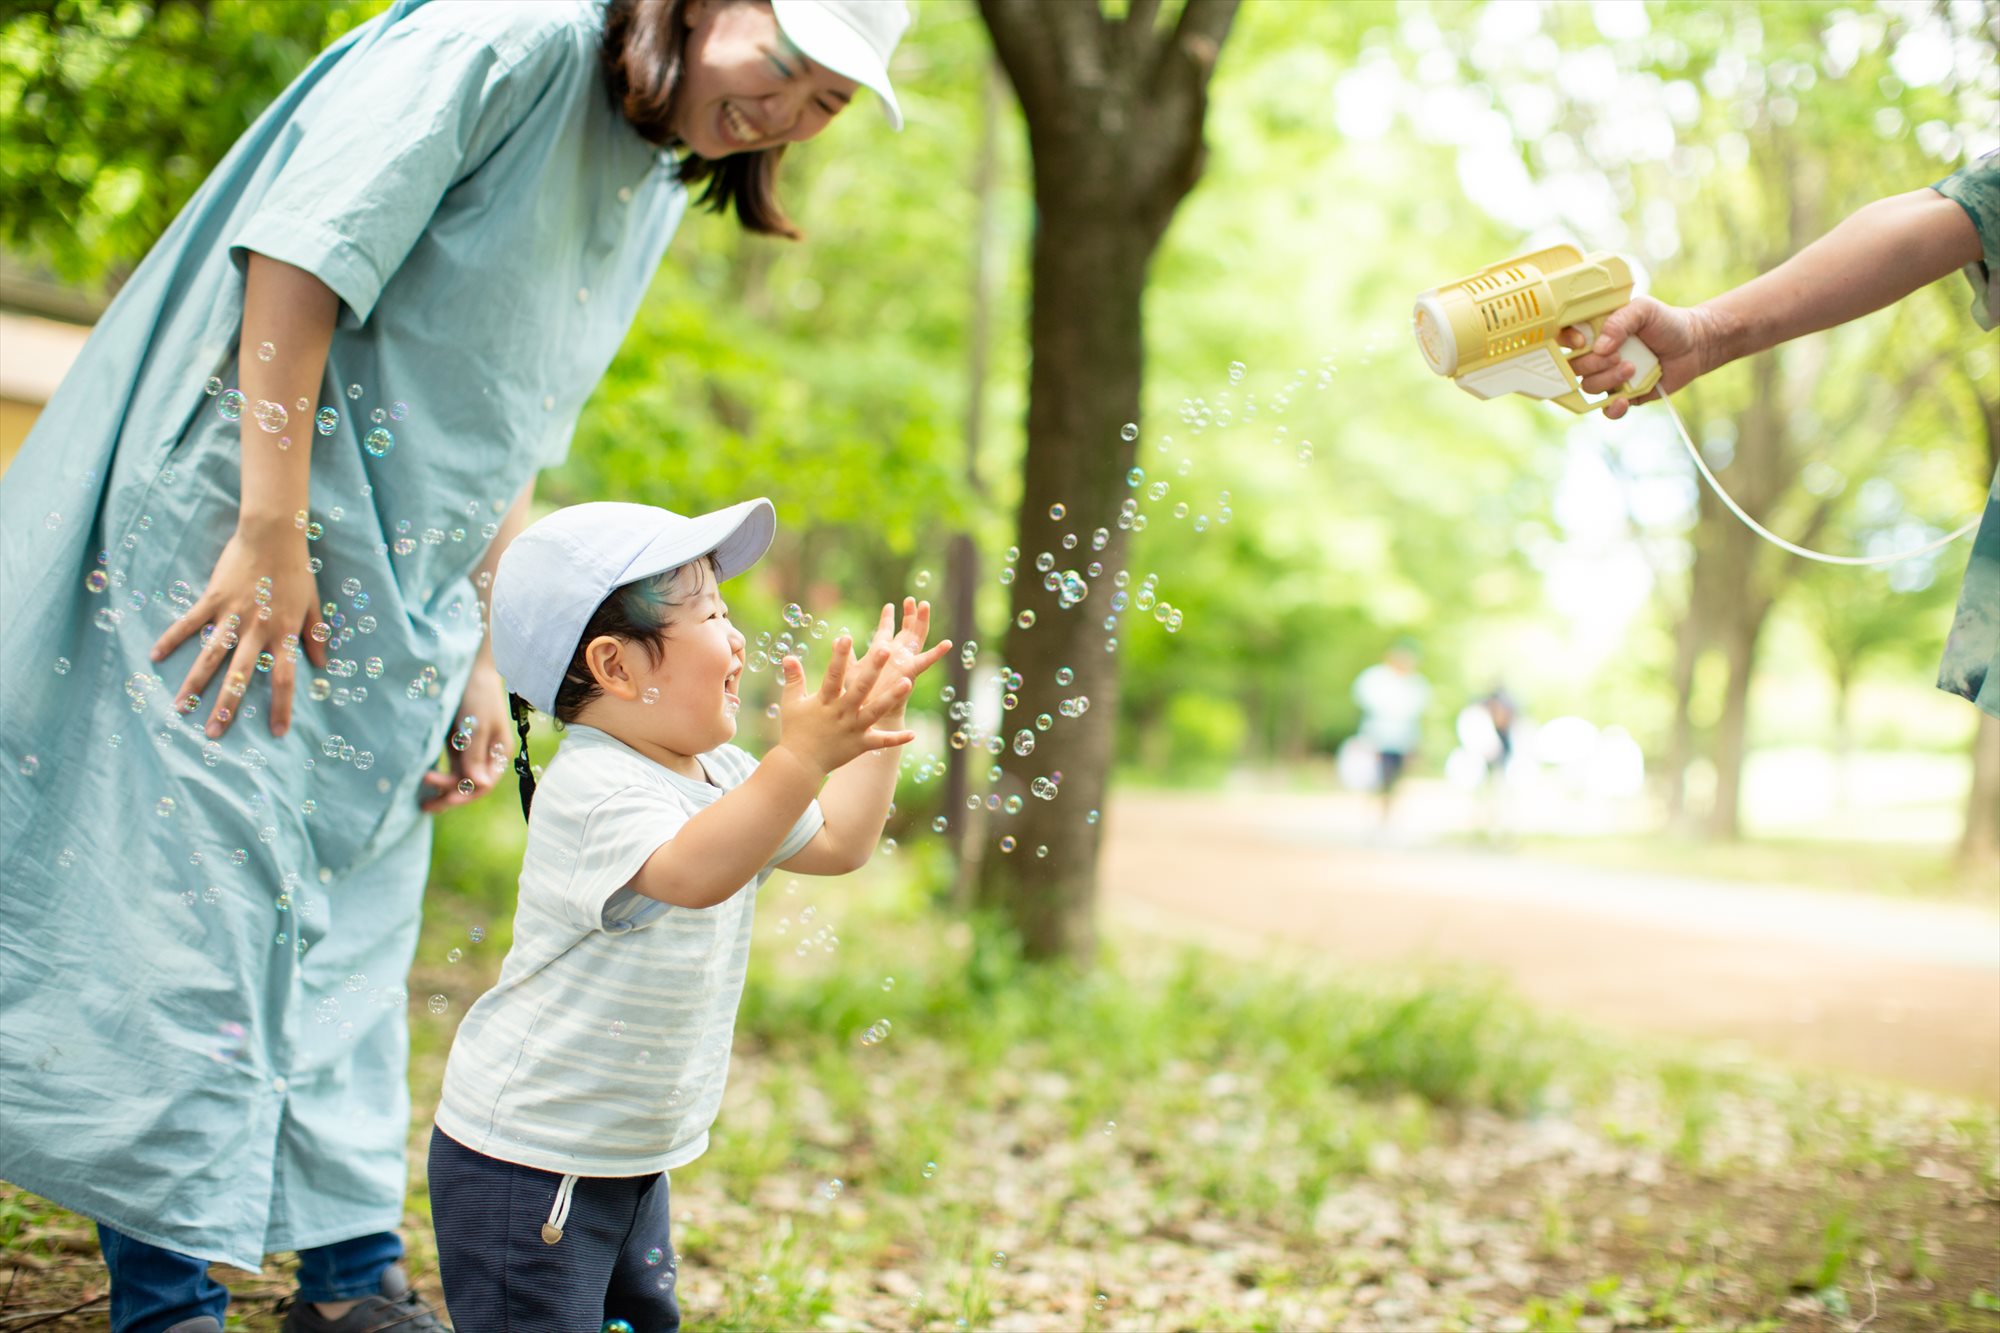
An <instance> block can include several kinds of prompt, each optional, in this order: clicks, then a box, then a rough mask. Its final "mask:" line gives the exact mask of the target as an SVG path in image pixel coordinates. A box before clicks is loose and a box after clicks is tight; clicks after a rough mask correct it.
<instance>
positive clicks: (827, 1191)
mask: <svg viewBox="0 0 2000 1333" xmlns="http://www.w3.org/2000/svg"><path fill="white" fill-rule="evenodd" d="M846 1188H847V1186H846V1185H844V1184H842V1183H841V1181H840V1179H839V1178H838V1177H835V1178H834V1179H832V1180H829V1181H827V1182H826V1184H824V1185H821V1186H820V1187H819V1195H820V1197H821V1198H822V1199H838V1198H839V1197H840V1192H841V1191H842V1190H844V1189H846Z"/></svg>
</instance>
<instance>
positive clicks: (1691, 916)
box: [1103, 793, 2000, 1101]
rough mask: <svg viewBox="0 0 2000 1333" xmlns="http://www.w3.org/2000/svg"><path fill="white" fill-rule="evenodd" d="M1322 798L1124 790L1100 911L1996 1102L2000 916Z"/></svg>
mask: <svg viewBox="0 0 2000 1333" xmlns="http://www.w3.org/2000/svg"><path fill="white" fill-rule="evenodd" d="M1332 812H1333V805H1332V802H1331V801H1330V800H1329V798H1325V797H1317V796H1289V795H1286V796H1270V795H1262V794H1260V795H1254V796H1253V795H1215V794H1212V793H1211V794H1202V795H1179V794H1159V793H1136V794H1131V795H1123V796H1121V797H1120V798H1119V799H1118V800H1117V801H1116V802H1115V803H1114V804H1113V805H1112V807H1111V808H1110V810H1109V811H1108V812H1107V815H1106V825H1107V853H1106V859H1105V872H1104V881H1103V884H1104V908H1105V910H1106V916H1107V924H1108V928H1110V929H1117V928H1119V927H1120V926H1121V925H1122V926H1126V927H1136V928H1140V929H1145V930H1149V931H1156V932H1159V933H1163V934H1168V935H1172V936H1175V937H1178V938H1185V939H1191V940H1196V941H1199V942H1202V943H1204V944H1208V945H1211V946H1214V947H1220V948H1225V949H1228V950H1230V951H1231V952H1236V953H1242V954H1248V955H1253V956H1271V955H1272V954H1273V953H1277V954H1282V955H1286V956H1288V957H1289V958H1290V959H1292V960H1293V961H1295V962H1304V963H1306V964H1307V965H1317V963H1318V960H1322V959H1323V960H1328V961H1331V962H1332V963H1333V964H1334V965H1336V966H1337V965H1339V964H1342V963H1354V964H1367V965H1383V964H1393V963H1396V962H1400V961H1409V960H1423V961H1427V962H1432V963H1451V964H1468V965H1473V966H1477V967H1483V968H1491V969H1495V970H1497V971H1499V972H1501V973H1503V974H1504V975H1505V976H1506V977H1507V978H1508V979H1509V980H1510V981H1511V982H1512V984H1513V985H1514V986H1515V987H1516V988H1517V989H1519V990H1520V991H1521V992H1522V993H1523V994H1525V995H1526V996H1527V997H1528V998H1529V999H1530V1000H1532V1001H1534V1002H1535V1003H1537V1004H1540V1005H1542V1006H1544V1007H1546V1008H1548V1009H1551V1010H1555V1011H1559V1012H1562V1013H1566V1014H1570V1015H1573V1016H1575V1017H1577V1018H1579V1019H1582V1020H1584V1021H1587V1022H1590V1023H1593V1024H1596V1025H1599V1026H1602V1027H1608V1028H1629V1029H1638V1030H1643V1031H1650V1032H1659V1033H1665V1034H1670V1035H1674V1036H1685V1037H1699V1038H1711V1039H1722V1040H1733V1041H1740V1042H1742V1043H1744V1044H1746V1045H1747V1046H1748V1047H1750V1048H1752V1049H1754V1050H1756V1051H1758V1052H1759V1053H1761V1054H1764V1055H1769V1056H1772V1057H1775V1058H1777V1059H1779V1060H1781V1061H1784V1062H1787V1063H1790V1064H1794V1065H1798V1066H1801V1067H1816V1068H1823V1069H1836V1070H1842V1071H1846V1072H1849V1073H1859V1074H1863V1075H1868V1076H1871V1077H1875V1078H1881V1079H1885V1080H1892V1081H1896V1082H1901V1083H1907V1084H1913V1085H1916V1086H1919V1087H1924V1088H1930V1089H1934V1090H1937V1091H1941V1092H1949V1093H1954V1094H1958V1095H1961V1096H1968V1097H1977V1098H1980V1099H1982V1100H1985V1101H2000V917H1996V916H1995V915H1994V914H1993V913H1991V912H1988V911H1984V910H1982V909H1979V908H1974V907H1962V906H1956V905H1951V904H1938V903H1908V902H1901V901H1896V900H1889V899H1868V898H1859V897H1855V896H1852V895H1843V894H1836V893H1831V892H1822V891H1817V890H1811V889H1787V888H1776V887H1768V886H1762V885H1738V884H1723V883H1718V882H1715V881H1705V880H1691V879H1679V878H1674V877H1669V876H1653V875H1632V874H1616V873H1608V872H1604V871H1597V870H1590V869H1585V868H1580V867H1576V866H1569V865H1562V864H1557V863H1552V862H1547V861H1534V860H1528V859H1524V858H1517V857H1510V856H1503V855H1497V854H1482V853H1478V852H1468V851H1464V850H1458V849H1446V848H1437V847H1394V846H1384V845H1370V844H1367V843H1360V842H1355V841H1352V840H1346V839H1343V838H1342V837H1341V836H1340V834H1339V833H1338V832H1337V831H1335V830H1337V829H1338V827H1339V823H1340V821H1338V820H1336V819H1333V818H1330V815H1331V814H1332Z"/></svg>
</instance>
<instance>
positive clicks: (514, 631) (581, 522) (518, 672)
mask: <svg viewBox="0 0 2000 1333" xmlns="http://www.w3.org/2000/svg"><path fill="white" fill-rule="evenodd" d="M777 531H778V515H777V511H776V510H775V509H773V508H772V507H771V502H770V501H769V500H763V499H758V500H745V501H744V502H743V503H742V504H735V505H731V506H729V508H727V509H718V510H716V511H715V512H714V513H711V514H702V515H700V516H699V517H696V518H686V517H683V516H682V515H680V514H676V513H673V512H671V511H669V510H665V509H656V508H654V507H653V506H652V505H639V504H625V503H622V502H620V501H616V500H600V501H597V502H595V503H592V504H581V505H571V506H569V508H567V509H558V510H556V512H555V513H553V514H550V515H549V516H548V517H546V518H543V519H538V520H537V521H535V522H534V523H531V524H529V525H528V527H527V528H525V529H523V530H522V532H521V534H520V536H518V537H516V538H514V540H513V541H512V542H510V543H508V545H507V550H506V551H505V552H504V553H503V554H502V555H501V557H500V565H499V568H498V569H497V570H495V572H494V575H493V605H492V620H493V664H494V665H495V666H497V667H498V668H500V674H501V675H502V676H505V677H506V678H507V688H508V689H510V690H512V691H513V692H514V693H516V694H518V695H520V696H521V697H522V698H523V699H526V700H527V701H528V702H529V703H531V704H533V705H534V706H535V707H537V708H539V709H541V710H542V711H543V712H544V713H553V712H555V711H556V693H557V691H559V690H560V689H562V682H563V673H564V672H565V671H567V670H568V669H569V663H570V659H571V658H572V657H574V656H575V655H576V647H577V642H578V640H580V639H581V638H582V637H583V627H584V626H585V625H587V624H589V623H590V617H591V616H592V615H593V614H594V613H595V612H596V610H597V608H598V606H599V605H600V604H602V603H603V601H604V599H605V598H606V597H609V596H610V595H611V593H612V591H613V590H614V589H617V588H622V587H624V586H625V585H626V584H628V583H636V582H638V581H639V580H640V579H643V578H651V577H652V576H653V575H655V574H661V573H665V572H666V571H667V570H669V569H674V568H677V567H679V566H681V565H685V564H686V563H687V562H688V561H690V560H699V559H701V557H703V556H705V555H708V554H710V553H711V552H713V553H714V555H715V563H716V566H717V573H718V577H720V578H723V579H729V578H734V577H735V576H736V575H738V574H741V573H742V572H743V571H744V570H746V569H748V568H750V566H752V565H754V564H756V563H757V562H758V561H759V560H761V559H762V558H763V556H764V552H765V551H767V550H769V549H770V548H771V538H772V537H773V536H775V535H776V534H777Z"/></svg>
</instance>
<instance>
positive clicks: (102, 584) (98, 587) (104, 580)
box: [83, 569, 111, 592]
mask: <svg viewBox="0 0 2000 1333" xmlns="http://www.w3.org/2000/svg"><path fill="white" fill-rule="evenodd" d="M83 586H84V587H85V588H88V589H89V590H90V591H91V592H103V591H104V590H105V589H106V588H108V587H110V586H111V578H110V576H109V575H107V574H106V573H105V572H104V571H103V570H101V569H93V570H91V571H90V572H89V573H88V574H85V575H84V576H83Z"/></svg>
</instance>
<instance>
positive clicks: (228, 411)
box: [215, 389, 250, 421]
mask: <svg viewBox="0 0 2000 1333" xmlns="http://www.w3.org/2000/svg"><path fill="white" fill-rule="evenodd" d="M249 401H250V400H249V399H248V398H245V397H244V396H243V395H242V393H240V392H239V391H237V390H235V389H230V390H227V391H225V392H224V393H223V395H222V396H221V397H220V398H218V399H216V400H215V410H216V411H217V412H220V413H221V414H222V419H223V420H224V421H241V420H242V419H243V405H244V404H245V403H247V402H249Z"/></svg>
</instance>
